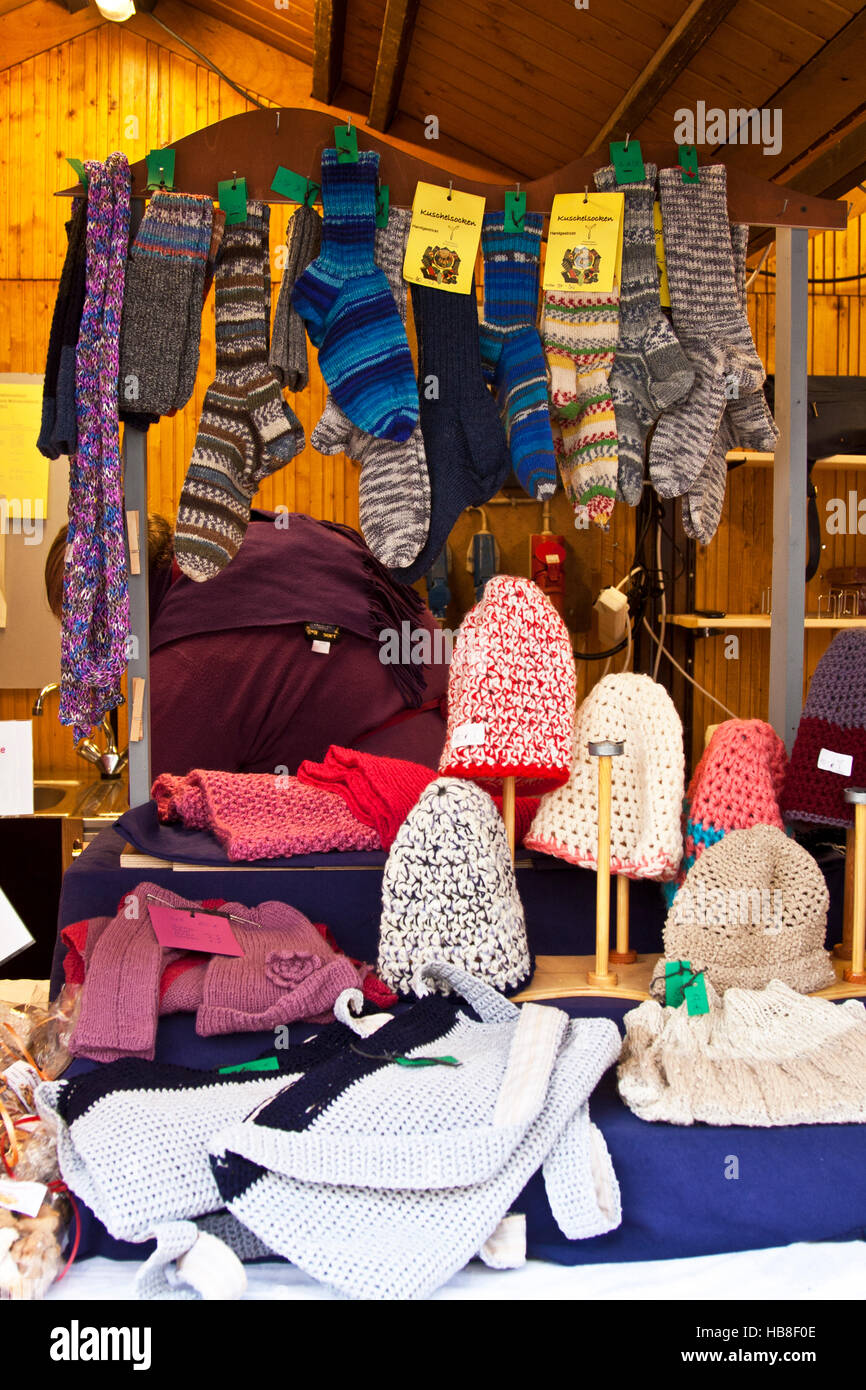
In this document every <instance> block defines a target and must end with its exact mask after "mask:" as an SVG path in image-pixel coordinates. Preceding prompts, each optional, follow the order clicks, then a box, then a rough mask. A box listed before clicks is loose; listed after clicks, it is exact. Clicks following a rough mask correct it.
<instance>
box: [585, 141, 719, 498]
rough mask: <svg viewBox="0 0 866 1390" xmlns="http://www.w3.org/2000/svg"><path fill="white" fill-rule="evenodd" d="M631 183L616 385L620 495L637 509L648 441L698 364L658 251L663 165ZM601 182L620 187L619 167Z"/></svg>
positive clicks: (604, 173) (609, 188)
mask: <svg viewBox="0 0 866 1390" xmlns="http://www.w3.org/2000/svg"><path fill="white" fill-rule="evenodd" d="M645 171H646V178H645V179H642V180H640V182H638V183H627V184H624V185H623V186H622V189H621V191H622V192H623V193H624V194H625V211H624V220H623V238H622V283H621V287H620V324H619V342H618V344H617V348H616V357H615V359H614V364H613V370H612V371H611V374H610V390H611V396H612V399H613V407H614V413H615V415H616V432H617V441H618V450H617V452H618V466H617V493H618V496H619V497H621V498H622V500H623V501H624V502H627V503H628V505H629V506H630V507H636V506H637V504H638V502H639V501H640V496H641V491H642V488H643V476H644V463H645V447H646V438H647V435H648V434H649V431H650V429H651V428H652V426H653V425H654V424H655V422H656V420H657V419H658V418H659V416H660V415H661V413H662V411H663V410H667V409H668V407H669V406H671V405H673V403H674V402H675V401H678V400H680V399H681V398H682V397H683V396H685V394H686V392H687V391H689V389H690V388H691V385H692V383H693V381H694V376H695V373H694V368H693V367H692V365H691V363H690V362H689V360H688V358H687V357H686V355H685V353H684V352H683V350H682V348H681V347H680V345H679V343H678V342H677V339H676V337H675V335H674V331H673V329H672V328H671V325H670V324H669V322H668V320H667V318H666V317H665V315H664V314H663V313H662V309H661V300H660V295H659V272H658V263H657V261H656V250H655V227H654V224H653V202H654V199H655V184H656V175H657V169H656V166H655V165H654V164H647V165H646V166H645ZM595 186H596V188H598V189H599V191H600V192H603V193H614V192H617V191H618V190H619V185H618V184H617V180H616V173H615V171H614V168H613V165H612V164H609V165H607V167H606V168H604V169H599V170H598V171H597V173H596V175H595Z"/></svg>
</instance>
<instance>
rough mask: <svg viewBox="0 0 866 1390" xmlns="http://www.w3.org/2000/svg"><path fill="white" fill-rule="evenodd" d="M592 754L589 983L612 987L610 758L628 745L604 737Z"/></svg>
mask: <svg viewBox="0 0 866 1390" xmlns="http://www.w3.org/2000/svg"><path fill="white" fill-rule="evenodd" d="M587 747H588V749H589V756H590V757H591V758H598V858H597V867H596V879H595V970H590V971H588V972H587V976H586V978H587V983H588V984H591V985H599V986H601V988H602V989H612V988H613V986H614V985H615V984H616V982H617V976H616V975H615V974H614V973H613V972H612V971H610V970H609V969H608V961H609V953H610V774H611V761H610V760H611V758H616V757H619V755H620V754H621V753H622V752H623V751H624V748H625V745H624V744H622V743H613V742H610V741H609V740H604V741H601V742H599V743H589V744H587Z"/></svg>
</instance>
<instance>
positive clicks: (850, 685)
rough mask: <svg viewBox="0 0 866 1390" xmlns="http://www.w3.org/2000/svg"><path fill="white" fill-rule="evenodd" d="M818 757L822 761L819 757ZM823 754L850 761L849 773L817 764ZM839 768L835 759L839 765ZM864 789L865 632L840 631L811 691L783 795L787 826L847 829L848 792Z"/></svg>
mask: <svg viewBox="0 0 866 1390" xmlns="http://www.w3.org/2000/svg"><path fill="white" fill-rule="evenodd" d="M822 753H823V755H824V756H822ZM827 753H836V754H842V755H843V759H844V758H845V757H848V758H850V759H851V766H850V771H847V772H846V771H845V770H844V765H843V766H842V767H840V768H839V770H838V771H836V770H833V769H831V768H829V767H826V766H820V765H819V758H820V760H821V763H825V762H826V761H827V758H826V754H827ZM837 766H838V760H837ZM864 786H866V632H862V631H859V630H858V629H852V630H851V631H848V632H840V633H838V634H837V635H836V636H835V637H834V638H833V641H832V642H831V643H830V645H829V647H828V648H827V650H826V652H825V653H824V655H823V656H822V657H821V660H820V661H819V662H818V665H817V666H816V667H815V674H814V675H813V677H812V681H811V684H810V686H809V693H808V695H807V696H806V703H805V705H804V706H803V713H802V715H801V717H800V723H799V726H798V728H797V737H796V739H795V741H794V748H793V751H792V753H791V765H790V767H789V768H788V775H787V777H786V778H785V787H784V791H783V792H782V813H783V815H784V817H785V820H786V821H809V822H812V823H814V824H816V825H839V826H851V825H853V824H854V807H853V805H851V803H850V802H847V801H846V800H845V799H844V792H845V788H846V787H864Z"/></svg>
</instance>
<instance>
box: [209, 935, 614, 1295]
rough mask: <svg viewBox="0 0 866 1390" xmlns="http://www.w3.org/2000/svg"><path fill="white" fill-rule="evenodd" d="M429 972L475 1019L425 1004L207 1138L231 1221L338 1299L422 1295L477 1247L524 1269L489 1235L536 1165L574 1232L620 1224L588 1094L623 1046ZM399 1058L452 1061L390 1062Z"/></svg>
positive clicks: (582, 1234) (606, 1026)
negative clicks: (492, 1242)
mask: <svg viewBox="0 0 866 1390" xmlns="http://www.w3.org/2000/svg"><path fill="white" fill-rule="evenodd" d="M425 977H426V978H427V979H429V980H430V981H431V982H432V981H438V982H439V983H447V984H448V985H449V986H450V987H451V988H452V989H453V990H455V991H457V992H458V993H459V994H461V995H462V996H463V999H465V1000H466V1002H467V1003H468V1004H469V1005H471V1010H472V1011H473V1012H474V1017H473V1016H472V1013H471V1012H470V1011H469V1010H467V1009H466V1005H465V1004H464V1005H462V1006H461V1005H459V1004H458V1003H457V1002H456V1001H455V1000H453V999H451V998H449V999H441V998H439V997H438V996H434V997H432V998H430V997H428V998H425V999H422V1000H421V1002H420V1004H416V1005H415V1007H414V1008H413V1009H411V1010H410V1011H409V1012H408V1013H407V1014H404V1015H403V1016H402V1017H400V1018H395V1019H394V1020H393V1021H391V1022H390V1023H387V1024H385V1026H384V1027H382V1028H380V1029H379V1030H378V1031H377V1032H376V1033H375V1034H374V1035H373V1036H372V1037H371V1038H367V1040H366V1041H365V1042H364V1044H363V1052H361V1050H360V1049H359V1050H358V1051H352V1050H348V1051H346V1052H344V1053H343V1054H342V1055H341V1056H340V1057H339V1059H335V1061H334V1063H333V1065H332V1066H327V1065H325V1066H321V1067H317V1068H313V1069H311V1070H310V1071H308V1072H307V1073H306V1075H305V1076H304V1077H303V1078H301V1079H300V1080H299V1081H298V1082H297V1083H296V1084H295V1085H294V1086H289V1087H287V1088H286V1089H284V1090H283V1091H282V1092H280V1093H279V1095H277V1096H275V1097H274V1098H273V1100H272V1101H270V1102H268V1103H266V1104H265V1105H263V1106H262V1107H260V1109H259V1110H258V1111H257V1112H256V1113H255V1114H254V1115H251V1116H250V1117H249V1119H248V1120H246V1121H244V1122H243V1123H234V1124H229V1125H228V1126H227V1127H226V1128H225V1129H223V1130H222V1131H221V1132H220V1133H219V1134H217V1135H215V1137H214V1140H213V1141H212V1143H211V1152H212V1154H213V1155H214V1161H213V1171H214V1176H215V1178H216V1181H217V1185H218V1187H219V1189H220V1192H221V1194H222V1197H223V1200H224V1201H225V1203H226V1206H227V1207H228V1208H229V1210H230V1211H231V1212H232V1213H233V1214H234V1216H236V1217H237V1218H238V1220H239V1221H241V1222H243V1224H244V1225H245V1226H247V1227H248V1228H249V1229H250V1230H251V1231H252V1232H253V1233H254V1234H255V1235H257V1236H258V1237H259V1239H260V1240H262V1241H263V1242H264V1243H265V1244H267V1245H268V1246H269V1247H270V1248H271V1249H272V1250H274V1251H275V1253H277V1254H279V1255H282V1256H284V1257H285V1258H286V1259H288V1260H291V1262H292V1263H293V1264H295V1265H297V1266H298V1267H299V1268H301V1269H303V1270H305V1272H306V1273H307V1274H310V1275H312V1277H313V1278H314V1279H318V1280H320V1281H321V1282H323V1283H325V1284H328V1285H330V1286H331V1287H332V1288H334V1289H336V1290H338V1291H339V1292H341V1293H343V1294H347V1295H349V1296H350V1297H355V1298H377V1299H397V1298H422V1297H425V1296H428V1295H430V1294H431V1293H433V1292H434V1291H435V1290H436V1289H437V1288H439V1287H440V1286H441V1285H442V1284H443V1283H445V1281H446V1280H447V1279H449V1278H450V1277H451V1276H452V1275H453V1274H455V1273H456V1272H457V1271H458V1270H459V1269H462V1268H463V1266H464V1265H465V1264H466V1263H467V1261H468V1260H470V1259H472V1257H473V1256H474V1255H475V1254H477V1253H481V1255H482V1258H484V1259H486V1260H488V1262H490V1263H495V1264H497V1265H498V1267H500V1268H501V1267H512V1266H513V1265H516V1264H518V1263H522V1262H523V1258H525V1234H523V1232H522V1230H520V1231H519V1232H518V1241H517V1242H516V1243H517V1247H518V1248H517V1250H516V1251H515V1252H514V1254H512V1255H511V1257H510V1258H506V1259H505V1260H503V1259H502V1258H501V1257H500V1258H498V1259H497V1257H496V1254H495V1252H493V1251H491V1248H490V1246H488V1245H487V1242H488V1241H490V1240H491V1237H493V1236H494V1234H496V1235H497V1236H502V1237H504V1238H505V1239H506V1241H507V1234H506V1231H507V1228H506V1227H505V1226H504V1223H503V1218H504V1217H505V1216H506V1214H507V1213H508V1212H509V1209H510V1207H511V1205H512V1203H513V1202H514V1200H515V1198H516V1197H517V1196H518V1195H519V1193H520V1192H521V1190H522V1188H523V1187H524V1185H525V1183H526V1182H527V1181H528V1179H529V1178H530V1177H531V1176H532V1174H533V1173H535V1172H537V1171H538V1169H539V1168H541V1169H542V1172H543V1176H544V1183H545V1187H546V1190H547V1196H548V1199H549V1201H550V1205H551V1209H552V1212H553V1216H554V1218H555V1220H556V1222H557V1224H558V1226H559V1228H560V1230H561V1231H562V1232H563V1233H564V1234H565V1235H566V1236H568V1237H569V1238H570V1239H572V1240H574V1239H582V1238H586V1237H589V1236H593V1235H600V1234H602V1233H603V1232H605V1231H609V1230H613V1229H615V1228H616V1227H617V1226H618V1225H619V1223H620V1220H621V1214H620V1199H619V1189H618V1185H617V1182H616V1177H615V1175H614V1172H613V1168H612V1165H611V1161H610V1156H609V1154H608V1152H607V1148H606V1145H605V1143H604V1140H603V1138H602V1136H601V1134H600V1132H599V1131H598V1130H597V1129H595V1127H594V1126H593V1125H592V1123H591V1121H590V1118H589V1109H588V1103H587V1102H588V1099H589V1096H590V1094H591V1092H592V1090H593V1089H594V1087H595V1085H596V1084H597V1082H598V1080H599V1079H600V1077H601V1075H602V1074H603V1072H604V1071H605V1070H606V1069H607V1067H608V1066H610V1065H611V1063H612V1062H613V1061H614V1060H615V1059H616V1056H617V1053H618V1051H619V1035H618V1033H617V1029H616V1027H615V1025H613V1024H612V1023H611V1022H610V1020H608V1019H578V1020H576V1021H574V1022H571V1021H569V1019H568V1018H567V1016H566V1015H565V1014H563V1013H562V1012H561V1011H560V1010H558V1009H552V1008H548V1007H544V1006H539V1005H533V1004H526V1005H524V1006H523V1008H522V1009H518V1008H516V1007H515V1006H514V1005H512V1004H509V1003H508V1002H507V1001H506V1000H504V999H502V997H501V996H500V995H498V994H496V992H495V991H494V990H491V989H490V988H489V986H487V985H484V984H482V983H480V982H479V981H477V980H473V979H471V978H469V977H468V976H466V975H464V974H463V973H462V972H461V971H459V970H455V969H454V968H453V967H449V966H445V965H442V964H441V963H440V964H431V965H430V966H428V967H427V970H426V971H425ZM417 988H418V989H419V990H420V989H421V988H423V986H422V985H420V984H419V985H418V987H417ZM371 1053H372V1054H373V1056H372V1057H371V1056H369V1055H364V1054H371ZM406 1055H408V1056H409V1057H410V1058H411V1057H413V1055H414V1056H419V1057H431V1056H432V1057H443V1056H444V1057H447V1058H453V1059H455V1060H456V1061H458V1062H459V1063H460V1065H459V1066H453V1065H448V1064H447V1063H446V1064H440V1065H432V1066H431V1065H428V1066H424V1067H405V1066H399V1065H398V1066H395V1065H394V1064H393V1060H392V1059H393V1058H394V1057H395V1056H398V1057H403V1056H406ZM509 1225H510V1227H511V1229H512V1230H513V1228H514V1226H517V1227H518V1228H522V1226H523V1223H522V1221H521V1220H520V1218H517V1219H516V1220H515V1219H512V1222H511V1223H509ZM521 1235H522V1239H521V1238H520V1237H521Z"/></svg>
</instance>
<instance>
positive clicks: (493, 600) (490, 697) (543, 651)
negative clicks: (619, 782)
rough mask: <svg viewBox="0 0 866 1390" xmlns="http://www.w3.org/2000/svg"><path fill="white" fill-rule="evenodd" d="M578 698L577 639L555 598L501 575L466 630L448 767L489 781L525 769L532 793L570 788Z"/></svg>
mask: <svg viewBox="0 0 866 1390" xmlns="http://www.w3.org/2000/svg"><path fill="white" fill-rule="evenodd" d="M574 701H575V676H574V652H573V650H572V646H571V638H570V637H569V635H568V628H567V627H566V626H565V623H564V622H563V621H562V618H561V617H560V616H559V614H558V613H557V611H556V609H555V608H554V606H553V604H552V603H551V601H550V599H549V598H548V597H547V595H546V594H543V593H542V592H541V590H540V589H539V587H538V585H537V584H533V583H532V581H531V580H529V579H522V578H520V577H519V576H516V575H510V574H497V575H494V576H493V578H492V579H490V580H488V582H487V585H486V586H485V589H484V593H483V594H482V596H481V600H480V602H479V603H477V604H476V605H475V607H474V608H472V609H471V610H470V611H469V612H468V613H467V614H466V617H465V618H464V620H463V622H462V624H461V626H460V631H459V633H458V635H457V641H456V643H455V646H454V657H453V660H452V662H451V669H450V671H449V675H448V729H447V734H446V738H445V747H444V748H443V750H442V756H441V758H440V760H439V771H440V772H442V773H445V774H446V775H447V776H449V777H471V778H475V779H477V780H483V781H484V782H485V783H487V782H488V781H491V780H492V781H493V782H494V783H498V782H499V781H501V779H502V778H504V777H519V778H521V779H522V780H523V781H524V782H526V781H528V782H529V783H530V784H531V785H529V786H524V787H523V788H522V791H523V792H524V794H526V795H527V796H531V795H533V794H535V793H536V792H537V793H538V794H540V793H541V792H546V791H550V789H551V788H552V787H559V786H561V785H562V783H563V782H565V781H566V779H567V777H568V773H569V768H570V767H571V730H572V725H573V722H574Z"/></svg>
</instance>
